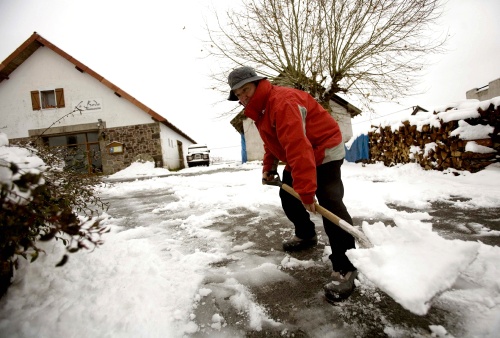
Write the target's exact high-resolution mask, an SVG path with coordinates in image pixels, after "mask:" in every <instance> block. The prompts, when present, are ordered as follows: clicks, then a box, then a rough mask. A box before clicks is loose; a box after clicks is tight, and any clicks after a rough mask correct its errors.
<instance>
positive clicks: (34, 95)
mask: <svg viewBox="0 0 500 338" xmlns="http://www.w3.org/2000/svg"><path fill="white" fill-rule="evenodd" d="M31 106H32V107H33V110H40V92H39V91H38V90H33V91H31Z"/></svg>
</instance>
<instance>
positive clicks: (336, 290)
mask: <svg viewBox="0 0 500 338" xmlns="http://www.w3.org/2000/svg"><path fill="white" fill-rule="evenodd" d="M357 276H358V271H349V272H347V273H345V274H342V273H340V272H337V271H333V272H332V281H331V282H330V283H328V284H326V285H325V286H324V287H323V289H324V290H325V297H326V299H327V300H328V301H330V302H338V301H341V300H343V299H346V298H347V297H349V296H350V295H351V293H352V292H353V291H354V288H355V287H356V285H355V284H354V280H355V279H356V277H357Z"/></svg>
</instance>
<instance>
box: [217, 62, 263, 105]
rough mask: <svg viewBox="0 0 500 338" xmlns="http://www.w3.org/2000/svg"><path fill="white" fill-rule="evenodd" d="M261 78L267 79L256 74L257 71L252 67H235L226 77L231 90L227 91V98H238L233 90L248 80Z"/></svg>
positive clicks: (236, 99) (230, 99)
mask: <svg viewBox="0 0 500 338" xmlns="http://www.w3.org/2000/svg"><path fill="white" fill-rule="evenodd" d="M262 79H267V78H266V77H265V76H259V75H257V73H256V72H255V70H254V69H253V68H252V67H247V66H245V67H239V68H236V69H235V70H233V71H232V72H231V73H229V76H228V77H227V83H228V84H229V87H230V88H231V90H230V91H229V97H228V100H229V101H238V98H237V97H236V95H234V92H233V90H235V89H238V88H240V87H242V86H243V85H245V84H247V83H249V82H253V81H258V80H262Z"/></svg>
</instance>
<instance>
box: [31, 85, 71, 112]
mask: <svg viewBox="0 0 500 338" xmlns="http://www.w3.org/2000/svg"><path fill="white" fill-rule="evenodd" d="M31 105H32V107H33V110H41V109H51V108H63V107H64V106H65V102H64V90H63V89H62V88H56V89H53V90H42V91H38V90H33V91H31Z"/></svg>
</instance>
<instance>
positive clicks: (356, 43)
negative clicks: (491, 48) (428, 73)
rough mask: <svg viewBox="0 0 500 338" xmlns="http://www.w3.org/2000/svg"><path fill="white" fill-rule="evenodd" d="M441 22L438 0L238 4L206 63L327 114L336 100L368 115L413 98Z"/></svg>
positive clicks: (437, 46)
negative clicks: (305, 100)
mask: <svg viewBox="0 0 500 338" xmlns="http://www.w3.org/2000/svg"><path fill="white" fill-rule="evenodd" d="M441 14H442V4H441V3H440V1H439V0H243V5H242V7H241V8H239V9H237V10H229V11H227V12H226V13H225V15H224V16H219V15H217V13H215V19H216V21H215V22H216V23H217V27H216V28H211V27H209V25H208V24H207V30H208V33H209V40H210V41H209V43H210V44H211V47H212V48H211V50H210V54H211V56H215V57H216V58H219V59H226V60H230V61H231V62H232V63H233V66H235V65H250V66H253V67H255V68H256V69H258V71H259V72H260V73H262V74H264V75H266V76H268V77H269V78H270V79H272V81H273V82H274V83H275V84H280V85H285V86H290V87H294V88H299V89H302V90H305V91H307V92H309V93H311V94H312V95H313V96H314V97H316V98H317V100H318V101H319V102H320V103H321V104H322V105H323V106H325V107H326V108H329V104H328V103H329V101H330V99H331V98H332V96H333V95H334V94H335V93H345V94H354V95H356V97H358V98H359V99H360V100H361V101H362V103H363V104H364V105H365V106H366V107H367V108H369V107H370V104H371V103H376V102H381V101H386V100H394V99H396V98H398V97H404V96H407V95H411V94H415V93H416V92H415V89H414V88H415V85H416V84H417V83H418V81H419V79H420V75H421V71H422V69H423V67H424V66H425V64H426V62H428V61H426V60H427V59H426V56H428V55H429V54H433V53H441V52H443V50H444V49H443V47H444V44H445V42H446V35H444V37H439V35H440V34H437V36H436V31H435V30H433V28H434V26H435V25H436V24H437V23H438V19H439V18H440V16H441ZM228 71H229V70H227V71H226V73H225V74H222V73H221V74H218V80H219V81H224V83H226V77H225V75H227V72H228ZM216 77H217V76H216ZM226 86H227V85H226ZM226 90H227V87H226Z"/></svg>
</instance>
